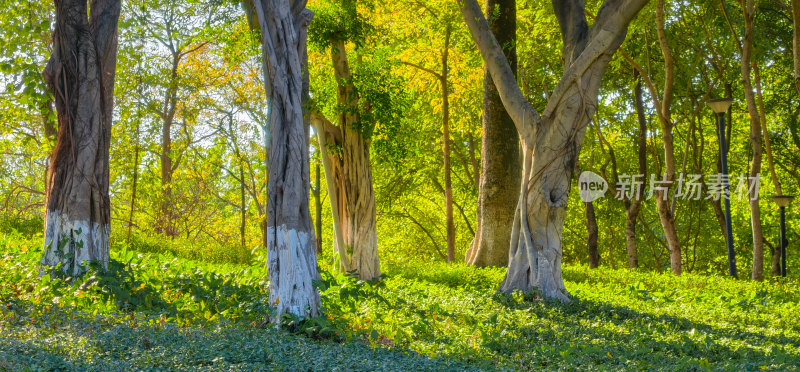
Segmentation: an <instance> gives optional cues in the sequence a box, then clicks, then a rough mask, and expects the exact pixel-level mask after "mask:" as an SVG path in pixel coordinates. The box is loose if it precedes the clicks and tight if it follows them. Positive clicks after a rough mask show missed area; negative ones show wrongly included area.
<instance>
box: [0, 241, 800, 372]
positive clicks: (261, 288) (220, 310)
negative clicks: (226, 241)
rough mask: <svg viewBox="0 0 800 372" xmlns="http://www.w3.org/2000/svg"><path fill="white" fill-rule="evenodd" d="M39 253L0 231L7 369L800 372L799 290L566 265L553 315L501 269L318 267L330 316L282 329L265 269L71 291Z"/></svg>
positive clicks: (161, 259) (210, 271) (133, 264)
mask: <svg viewBox="0 0 800 372" xmlns="http://www.w3.org/2000/svg"><path fill="white" fill-rule="evenodd" d="M39 244H40V239H38V238H25V237H23V236H21V235H19V234H0V370H102V371H108V370H131V369H135V370H164V369H171V370H247V371H250V370H283V369H288V370H298V369H302V370H370V371H372V370H402V371H416V370H493V369H503V370H539V369H547V370H556V369H567V370H573V369H581V370H586V369H600V370H620V369H647V370H699V369H703V370H705V369H712V370H737V371H738V370H780V371H786V370H798V369H800V317H799V316H798V311H799V310H800V285H799V284H800V283H798V281H797V280H796V279H790V280H789V281H787V282H776V281H773V282H763V283H755V282H751V281H745V280H732V279H729V278H726V277H718V276H710V275H697V274H685V275H682V276H680V277H674V276H672V275H669V274H661V273H652V272H641V271H629V270H614V269H609V268H601V269H596V270H589V269H588V268H587V267H584V266H565V267H564V278H565V280H566V286H567V289H568V290H569V292H570V293H571V294H572V296H573V301H572V302H571V303H569V304H560V303H551V302H547V301H541V300H538V299H536V298H535V297H536V296H535V295H533V294H528V295H523V294H521V293H516V294H513V295H504V294H498V293H497V292H496V291H495V289H496V288H497V285H498V284H499V282H500V281H501V280H502V277H503V272H504V270H503V269H474V268H471V267H466V266H464V265H462V264H456V265H447V264H444V263H430V262H428V263H405V264H402V265H399V264H385V265H384V266H385V267H384V269H385V270H384V271H385V277H384V278H383V279H382V280H380V281H378V282H374V283H365V282H359V281H356V280H353V279H350V278H347V277H344V276H341V275H333V274H329V271H327V268H326V267H322V269H323V280H321V281H320V282H319V287H320V289H321V292H322V300H323V306H324V308H325V316H324V317H320V318H316V319H313V320H310V321H304V322H298V321H297V320H296V319H284V325H285V327H284V329H283V330H276V329H275V328H274V327H272V326H270V325H269V324H268V323H267V321H268V316H269V315H268V314H269V306H268V304H267V303H266V302H267V294H266V292H265V288H266V278H265V275H264V272H265V268H264V266H263V265H262V264H260V263H255V264H252V265H248V264H241V263H225V262H204V261H196V260H190V259H186V258H180V257H173V256H172V255H168V254H159V253H152V252H151V253H140V252H138V251H134V250H127V249H124V247H113V253H112V262H111V265H110V269H109V272H108V273H107V274H103V273H101V272H100V271H98V270H96V269H92V270H91V271H90V272H89V274H87V275H85V276H83V277H82V278H80V279H77V280H75V281H74V282H73V283H71V284H67V283H65V282H64V281H63V280H51V279H49V276H44V277H42V278H39V277H38V270H39V269H38V265H37V262H38V259H39V255H40V249H39ZM254 261H257V260H254ZM259 262H260V261H259Z"/></svg>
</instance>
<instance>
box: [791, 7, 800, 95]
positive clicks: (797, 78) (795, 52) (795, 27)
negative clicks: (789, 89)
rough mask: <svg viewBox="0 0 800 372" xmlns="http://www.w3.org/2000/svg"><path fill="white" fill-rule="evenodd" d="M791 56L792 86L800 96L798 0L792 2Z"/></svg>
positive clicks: (799, 9)
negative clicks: (792, 64)
mask: <svg viewBox="0 0 800 372" xmlns="http://www.w3.org/2000/svg"><path fill="white" fill-rule="evenodd" d="M792 35H793V37H792V56H794V86H795V89H797V94H798V95H800V0H792Z"/></svg>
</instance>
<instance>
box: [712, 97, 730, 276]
mask: <svg viewBox="0 0 800 372" xmlns="http://www.w3.org/2000/svg"><path fill="white" fill-rule="evenodd" d="M731 103H733V99H730V98H717V99H712V100H709V101H708V102H707V104H708V106H709V107H711V110H713V111H714V113H715V114H717V117H718V118H719V131H718V132H717V134H718V136H719V156H720V162H721V163H722V164H721V165H722V175H723V176H722V183H723V185H722V186H723V187H724V192H725V198H724V199H725V230H726V231H725V232H726V235H727V236H726V237H725V238H726V239H725V240H726V241H727V243H728V273H729V274H730V275H731V276H732V277H734V278H735V277H736V252H735V251H734V250H733V227H732V226H731V200H730V189H729V187H728V183H729V178H730V176H729V175H728V144H727V143H725V113H726V112H727V111H728V109H729V108H730V107H731Z"/></svg>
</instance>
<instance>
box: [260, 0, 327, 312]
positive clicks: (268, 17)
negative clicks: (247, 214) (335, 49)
mask: <svg viewBox="0 0 800 372" xmlns="http://www.w3.org/2000/svg"><path fill="white" fill-rule="evenodd" d="M252 6H253V8H254V13H255V14H256V16H257V17H258V18H257V19H258V23H259V26H260V29H261V38H262V42H261V46H262V48H263V58H264V72H265V73H264V75H265V77H267V78H268V79H265V88H266V90H267V98H268V100H269V105H270V111H269V135H270V136H269V138H270V144H269V151H268V152H269V166H268V167H267V168H268V169H269V181H268V197H269V199H268V201H267V229H266V232H267V260H268V262H267V269H268V274H269V303H270V305H271V306H274V307H275V308H276V310H277V311H276V312H277V315H278V317H277V318H275V319H273V321H279V320H280V318H281V315H282V314H284V313H288V314H293V315H296V316H299V317H301V318H302V317H308V316H310V317H314V316H317V315H319V311H320V298H319V292H318V291H317V289H316V288H314V285H313V281H314V280H316V279H319V273H318V271H317V257H316V252H315V249H314V230H313V227H312V225H311V214H310V211H309V206H308V203H309V200H308V199H309V198H308V195H309V187H310V183H309V181H310V175H309V156H308V132H307V130H306V123H305V122H304V119H303V113H304V112H303V111H304V108H303V91H304V76H307V74H308V66H307V58H308V57H307V55H306V32H307V30H308V23H309V22H310V21H311V18H312V17H313V13H311V11H309V10H307V9H305V2H304V1H297V2H294V3H293V5H292V7H291V8H290V4H289V2H287V1H281V0H255V1H254V2H253V3H252Z"/></svg>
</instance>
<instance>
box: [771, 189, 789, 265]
mask: <svg viewBox="0 0 800 372" xmlns="http://www.w3.org/2000/svg"><path fill="white" fill-rule="evenodd" d="M792 199H794V197H793V196H789V195H776V196H773V197H772V200H774V201H775V203H777V204H778V206H779V207H781V276H782V277H784V278H785V277H786V245H787V244H789V242H788V241H787V240H786V207H787V206H789V203H791V202H792Z"/></svg>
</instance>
